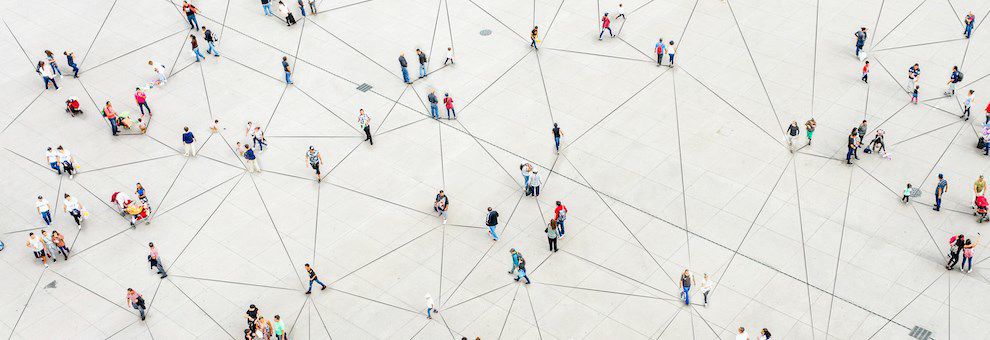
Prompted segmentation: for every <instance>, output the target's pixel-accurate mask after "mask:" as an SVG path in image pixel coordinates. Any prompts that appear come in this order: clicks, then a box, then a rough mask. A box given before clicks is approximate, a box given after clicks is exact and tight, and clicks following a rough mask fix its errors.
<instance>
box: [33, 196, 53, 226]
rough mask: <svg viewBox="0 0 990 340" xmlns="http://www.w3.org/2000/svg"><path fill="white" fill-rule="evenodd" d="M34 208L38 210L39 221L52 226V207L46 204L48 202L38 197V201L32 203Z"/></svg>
mask: <svg viewBox="0 0 990 340" xmlns="http://www.w3.org/2000/svg"><path fill="white" fill-rule="evenodd" d="M34 206H35V208H36V209H38V214H41V219H42V220H44V221H45V225H52V205H51V204H48V200H46V199H45V198H44V197H42V196H41V195H38V201H37V202H34Z"/></svg>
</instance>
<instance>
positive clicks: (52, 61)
mask: <svg viewBox="0 0 990 340" xmlns="http://www.w3.org/2000/svg"><path fill="white" fill-rule="evenodd" d="M45 56H46V60H47V61H48V66H50V67H51V68H52V74H55V73H58V78H59V79H62V78H63V76H62V70H61V69H59V68H58V61H57V60H55V54H54V53H52V51H50V50H45Z"/></svg>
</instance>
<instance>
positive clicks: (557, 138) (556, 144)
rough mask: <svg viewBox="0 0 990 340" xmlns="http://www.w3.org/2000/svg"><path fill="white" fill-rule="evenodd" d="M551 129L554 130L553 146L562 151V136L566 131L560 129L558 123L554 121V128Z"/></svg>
mask: <svg viewBox="0 0 990 340" xmlns="http://www.w3.org/2000/svg"><path fill="white" fill-rule="evenodd" d="M550 131H551V132H553V147H554V148H555V149H556V150H557V152H560V137H561V136H563V135H564V132H563V131H561V130H560V127H559V126H557V123H553V129H551V130H550Z"/></svg>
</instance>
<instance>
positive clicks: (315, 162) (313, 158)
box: [306, 145, 323, 182]
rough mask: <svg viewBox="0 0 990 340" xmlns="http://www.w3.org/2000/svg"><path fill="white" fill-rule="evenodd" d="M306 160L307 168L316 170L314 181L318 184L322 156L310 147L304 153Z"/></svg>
mask: <svg viewBox="0 0 990 340" xmlns="http://www.w3.org/2000/svg"><path fill="white" fill-rule="evenodd" d="M306 160H308V161H309V166H311V167H313V170H316V181H317V182H319V181H320V180H321V179H322V178H321V177H320V163H323V156H322V155H320V152H319V151H316V149H315V148H313V146H312V145H310V146H309V151H306Z"/></svg>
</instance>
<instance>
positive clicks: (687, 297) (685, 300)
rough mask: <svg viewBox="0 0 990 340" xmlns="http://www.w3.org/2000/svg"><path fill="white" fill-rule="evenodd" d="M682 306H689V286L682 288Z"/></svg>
mask: <svg viewBox="0 0 990 340" xmlns="http://www.w3.org/2000/svg"><path fill="white" fill-rule="evenodd" d="M684 304H685V305H690V304H691V286H687V287H684Z"/></svg>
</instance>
